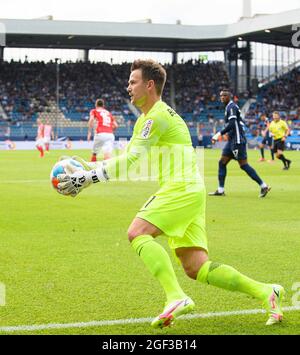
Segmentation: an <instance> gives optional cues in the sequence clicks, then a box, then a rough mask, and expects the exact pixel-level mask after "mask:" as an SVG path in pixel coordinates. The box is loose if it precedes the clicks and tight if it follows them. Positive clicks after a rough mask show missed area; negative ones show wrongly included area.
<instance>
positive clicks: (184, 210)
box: [58, 60, 284, 328]
mask: <svg viewBox="0 0 300 355" xmlns="http://www.w3.org/2000/svg"><path fill="white" fill-rule="evenodd" d="M165 82H166V71H165V69H164V68H163V67H162V66H161V65H160V64H158V63H157V62H155V61H152V60H136V61H134V62H133V64H132V66H131V74H130V78H129V82H128V89H127V90H128V93H129V95H130V98H131V103H132V104H134V105H136V106H137V107H138V108H139V109H140V110H141V111H142V113H143V114H142V115H141V116H140V117H139V119H138V120H137V122H136V125H135V128H134V132H133V136H132V138H131V141H130V143H129V145H128V148H127V151H126V153H125V154H124V155H121V156H120V157H116V158H114V159H109V160H106V161H105V162H98V163H86V162H83V163H84V164H85V167H86V168H87V170H89V171H79V172H76V173H75V174H73V175H59V177H58V178H59V181H60V183H59V185H58V189H59V192H60V193H62V194H64V195H71V196H76V195H77V194H78V193H79V192H80V191H81V190H82V189H84V188H85V187H87V186H89V185H90V184H92V183H97V182H100V181H107V180H109V179H117V178H118V177H119V176H120V174H121V167H122V166H124V164H125V163H126V164H125V165H126V166H127V167H129V166H131V165H132V164H134V163H136V162H137V161H139V159H140V158H141V155H143V154H145V152H150V154H151V149H152V147H159V148H162V149H161V150H160V152H162V151H164V150H165V151H169V152H170V151H172V153H173V152H176V158H174V156H175V155H174V156H173V159H172V158H171V159H170V160H169V163H168V164H165V165H163V164H161V162H162V161H163V160H164V157H163V156H160V159H159V161H160V166H159V178H160V189H159V190H158V192H157V193H156V194H155V195H154V196H151V197H150V199H149V200H148V201H147V202H146V203H145V205H144V206H143V207H142V208H141V210H140V211H139V212H138V213H137V215H136V217H135V218H134V220H133V221H132V223H131V225H130V227H129V229H128V238H129V241H130V243H131V246H132V247H133V249H134V250H135V251H136V253H137V255H138V256H139V257H140V258H141V259H142V261H143V263H144V264H145V266H146V268H147V269H148V270H149V271H150V273H151V274H152V276H153V277H154V278H155V279H157V280H158V281H159V282H160V284H161V286H162V288H163V289H164V291H165V294H166V306H165V308H164V310H163V311H162V313H161V314H159V315H158V316H157V317H156V318H155V319H154V320H153V321H152V326H153V327H154V328H163V327H167V326H169V325H171V324H172V323H173V322H174V321H175V320H176V318H178V317H180V316H181V315H184V314H187V313H190V312H191V311H192V310H193V309H194V306H195V305H194V302H193V300H192V299H191V298H190V297H188V296H187V295H186V294H185V292H184V291H183V289H182V288H181V286H180V285H179V283H178V281H177V278H176V275H175V272H174V269H173V266H172V263H171V260H170V258H169V255H168V253H167V252H166V251H165V249H164V248H163V247H162V246H161V245H160V244H159V243H158V242H157V241H156V237H158V236H167V237H168V241H169V246H170V248H171V249H172V250H173V251H174V252H175V255H176V256H177V258H178V259H179V260H180V262H181V264H182V266H183V268H184V271H185V273H186V274H187V275H188V276H189V277H190V278H191V279H193V280H197V282H201V283H205V284H209V285H214V286H217V287H220V288H223V289H226V290H230V291H240V292H243V293H245V294H247V295H250V296H252V297H255V298H257V299H258V300H260V301H261V302H262V304H263V305H264V307H265V308H266V309H267V311H268V320H267V324H268V325H271V324H275V323H278V322H280V321H281V320H282V310H281V302H282V299H283V296H284V289H283V287H282V286H280V285H271V284H265V283H260V282H257V281H255V280H252V279H250V278H248V277H246V276H244V275H242V274H241V273H240V272H238V271H237V270H235V269H234V268H232V267H231V266H227V265H225V264H218V263H215V262H212V261H210V260H209V258H208V247H207V240H206V231H205V204H206V202H205V196H206V192H205V187H204V183H203V181H202V180H201V178H200V175H198V173H197V167H196V155H195V153H194V151H193V147H192V143H191V137H190V134H189V130H188V128H187V126H186V124H185V123H184V121H183V120H182V118H181V117H180V116H179V115H177V114H176V112H175V111H174V110H172V109H171V108H170V107H169V106H168V105H167V104H165V103H164V102H163V101H161V95H162V92H163V88H164V85H165ZM170 156H172V154H171V155H170ZM182 156H183V157H184V160H183V161H180V159H179V157H182ZM165 160H166V159H165ZM179 177H180V178H179Z"/></svg>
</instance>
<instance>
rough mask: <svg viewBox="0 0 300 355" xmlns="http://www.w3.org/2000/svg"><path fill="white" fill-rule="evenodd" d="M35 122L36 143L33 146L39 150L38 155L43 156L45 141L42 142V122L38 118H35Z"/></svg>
mask: <svg viewBox="0 0 300 355" xmlns="http://www.w3.org/2000/svg"><path fill="white" fill-rule="evenodd" d="M36 124H37V134H36V139H35V140H36V143H35V146H36V148H37V150H38V151H39V152H40V157H41V158H43V156H44V150H45V143H44V124H43V122H42V120H41V119H40V118H38V119H37V120H36Z"/></svg>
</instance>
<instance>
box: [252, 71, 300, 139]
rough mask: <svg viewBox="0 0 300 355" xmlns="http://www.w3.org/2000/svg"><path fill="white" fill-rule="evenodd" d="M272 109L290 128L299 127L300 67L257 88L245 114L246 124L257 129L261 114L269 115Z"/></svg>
mask: <svg viewBox="0 0 300 355" xmlns="http://www.w3.org/2000/svg"><path fill="white" fill-rule="evenodd" d="M274 111H278V112H279V113H280V115H281V117H283V118H284V119H286V120H287V122H288V123H289V125H290V127H291V129H300V67H299V68H295V69H293V70H292V71H291V72H289V73H288V74H286V75H284V76H282V77H280V78H278V79H276V80H274V81H272V82H271V83H269V84H267V85H265V86H264V87H262V88H261V89H260V90H259V93H258V95H257V100H256V102H255V103H253V104H252V105H251V106H250V109H249V111H248V112H247V114H246V121H247V123H248V126H249V127H250V129H251V130H252V131H253V132H255V131H257V126H258V124H259V118H260V116H261V114H262V113H266V114H267V116H269V117H271V115H272V112H274Z"/></svg>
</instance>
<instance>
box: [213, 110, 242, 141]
mask: <svg viewBox="0 0 300 355" xmlns="http://www.w3.org/2000/svg"><path fill="white" fill-rule="evenodd" d="M235 122H236V116H232V118H231V119H230V121H229V122H228V123H227V125H226V126H225V128H224V129H223V130H222V131H220V132H217V133H216V134H215V135H214V136H213V137H212V143H213V144H215V143H216V142H217V141H218V140H219V138H220V137H221V136H224V134H226V133H229V132H231V131H232V130H233V129H235Z"/></svg>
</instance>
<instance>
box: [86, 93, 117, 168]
mask: <svg viewBox="0 0 300 355" xmlns="http://www.w3.org/2000/svg"><path fill="white" fill-rule="evenodd" d="M95 123H96V124H97V125H96V128H95V134H94V145H93V150H92V152H93V154H92V158H91V161H97V154H98V153H99V150H100V149H102V150H103V154H104V159H110V158H111V154H112V151H113V145H114V141H115V135H114V133H113V132H114V131H115V130H116V129H117V128H118V124H117V122H116V120H115V118H114V117H113V115H112V114H111V113H110V112H109V111H107V110H106V109H105V108H104V101H103V100H102V99H98V100H97V101H96V104H95V108H94V109H93V110H91V112H90V119H89V122H88V135H87V140H88V142H89V141H90V140H91V136H92V130H93V128H94V125H95Z"/></svg>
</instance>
